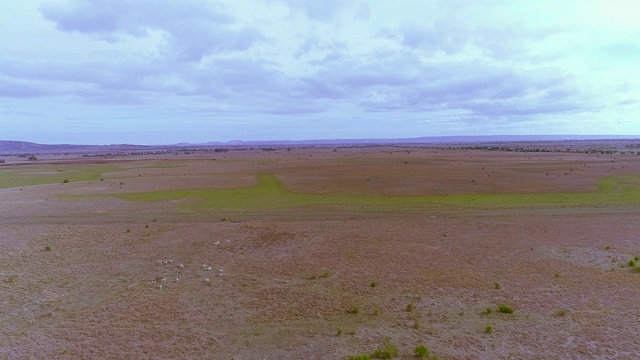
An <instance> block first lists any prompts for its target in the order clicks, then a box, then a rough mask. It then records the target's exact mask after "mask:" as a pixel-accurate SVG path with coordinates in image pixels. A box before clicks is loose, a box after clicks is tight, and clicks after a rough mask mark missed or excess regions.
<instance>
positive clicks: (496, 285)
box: [493, 283, 502, 290]
mask: <svg viewBox="0 0 640 360" xmlns="http://www.w3.org/2000/svg"><path fill="white" fill-rule="evenodd" d="M493 287H494V288H496V289H498V290H500V289H501V288H502V285H500V283H494V284H493Z"/></svg>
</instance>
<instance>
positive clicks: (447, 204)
mask: <svg viewBox="0 0 640 360" xmlns="http://www.w3.org/2000/svg"><path fill="white" fill-rule="evenodd" d="M257 182H258V183H257V184H256V185H254V186H250V187H244V188H236V189H212V190H173V191H154V192H140V193H128V194H109V195H99V196H103V197H115V198H119V199H124V200H128V201H170V200H180V199H187V200H191V201H189V202H188V203H187V204H183V205H181V206H182V207H183V209H184V210H191V211H208V210H214V211H256V210H258V211H259V210H270V209H286V208H305V207H314V208H324V209H327V210H330V209H340V210H343V211H360V212H382V211H389V212H403V211H404V212H408V211H424V210H427V209H460V208H466V209H507V208H558V207H590V206H591V207H593V206H624V205H640V177H638V176H624V177H609V178H604V179H601V180H600V181H599V182H598V184H599V190H598V191H597V192H592V193H538V194H459V195H442V196H375V195H349V194H306V193H297V192H292V191H290V190H289V189H288V188H287V187H286V186H285V185H284V184H283V183H282V182H280V181H279V180H278V179H277V178H276V177H275V176H274V175H272V174H260V175H257Z"/></svg>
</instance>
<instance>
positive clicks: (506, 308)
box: [498, 304, 514, 314]
mask: <svg viewBox="0 0 640 360" xmlns="http://www.w3.org/2000/svg"><path fill="white" fill-rule="evenodd" d="M498 311H500V312H501V313H503V314H513V311H514V310H513V308H512V307H511V306H509V305H506V304H500V306H498Z"/></svg>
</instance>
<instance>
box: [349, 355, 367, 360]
mask: <svg viewBox="0 0 640 360" xmlns="http://www.w3.org/2000/svg"><path fill="white" fill-rule="evenodd" d="M349 360H371V356H369V355H351V356H349Z"/></svg>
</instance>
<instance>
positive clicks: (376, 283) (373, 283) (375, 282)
mask: <svg viewBox="0 0 640 360" xmlns="http://www.w3.org/2000/svg"><path fill="white" fill-rule="evenodd" d="M370 286H371V287H376V286H378V282H377V281H372V282H371V284H370Z"/></svg>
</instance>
